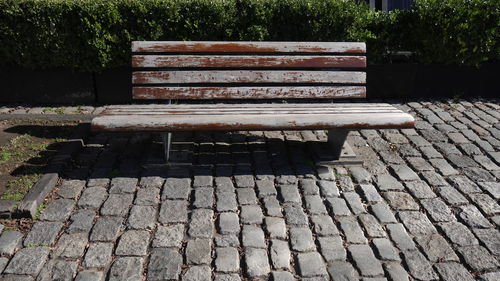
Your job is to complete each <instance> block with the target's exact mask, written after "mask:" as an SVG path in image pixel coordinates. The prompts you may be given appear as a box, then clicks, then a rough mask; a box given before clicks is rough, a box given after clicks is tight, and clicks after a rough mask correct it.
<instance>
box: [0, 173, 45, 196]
mask: <svg viewBox="0 0 500 281" xmlns="http://www.w3.org/2000/svg"><path fill="white" fill-rule="evenodd" d="M41 177H42V174H32V175H23V176H20V177H17V178H15V179H14V180H11V181H10V182H9V183H8V184H7V186H6V187H7V190H6V191H5V192H4V193H3V194H2V196H1V197H0V199H4V200H14V201H19V200H21V199H23V197H24V195H26V193H28V191H29V190H30V189H31V187H32V186H33V185H34V184H35V183H36V182H37V181H38V180H39V179H40V178H41Z"/></svg>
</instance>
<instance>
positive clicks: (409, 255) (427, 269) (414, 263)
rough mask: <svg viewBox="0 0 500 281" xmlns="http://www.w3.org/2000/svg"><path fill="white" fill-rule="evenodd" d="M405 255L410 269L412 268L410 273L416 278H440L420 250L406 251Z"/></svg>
mask: <svg viewBox="0 0 500 281" xmlns="http://www.w3.org/2000/svg"><path fill="white" fill-rule="evenodd" d="M403 255H404V259H405V261H406V264H407V265H408V269H409V270H410V274H411V275H412V276H413V277H414V278H416V279H420V280H433V279H437V278H438V276H437V274H436V272H435V271H434V270H433V269H432V266H431V264H430V263H429V262H428V261H427V259H426V258H425V257H424V256H423V255H422V254H421V253H420V252H419V251H417V250H413V251H404V252H403Z"/></svg>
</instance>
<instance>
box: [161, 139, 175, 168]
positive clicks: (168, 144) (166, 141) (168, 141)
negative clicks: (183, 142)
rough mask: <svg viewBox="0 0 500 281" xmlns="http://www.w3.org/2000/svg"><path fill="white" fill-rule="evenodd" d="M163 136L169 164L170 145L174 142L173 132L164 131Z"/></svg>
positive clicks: (166, 159) (164, 149) (166, 158)
mask: <svg viewBox="0 0 500 281" xmlns="http://www.w3.org/2000/svg"><path fill="white" fill-rule="evenodd" d="M161 135H162V137H163V153H165V162H166V163H167V164H168V159H169V158H170V146H171V144H172V133H162V134H161Z"/></svg>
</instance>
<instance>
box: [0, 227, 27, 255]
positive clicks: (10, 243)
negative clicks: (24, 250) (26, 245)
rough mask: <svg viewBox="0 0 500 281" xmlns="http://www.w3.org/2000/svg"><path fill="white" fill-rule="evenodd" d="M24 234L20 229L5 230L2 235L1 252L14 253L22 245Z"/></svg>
mask: <svg viewBox="0 0 500 281" xmlns="http://www.w3.org/2000/svg"><path fill="white" fill-rule="evenodd" d="M22 240H23V234H22V233H21V232H18V231H4V232H3V233H2V235H1V236H0V254H5V255H12V254H14V251H15V250H16V249H17V248H19V247H21V245H22Z"/></svg>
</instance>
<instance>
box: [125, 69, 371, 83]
mask: <svg viewBox="0 0 500 281" xmlns="http://www.w3.org/2000/svg"><path fill="white" fill-rule="evenodd" d="M132 82H133V83H134V84H163V83H165V84H168V83H173V84H189V83H335V84H364V83H366V73H365V72H357V71H291V70H290V71H265V70H263V71H261V70H234V71H228V70H217V71H136V72H134V73H133V75H132Z"/></svg>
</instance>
